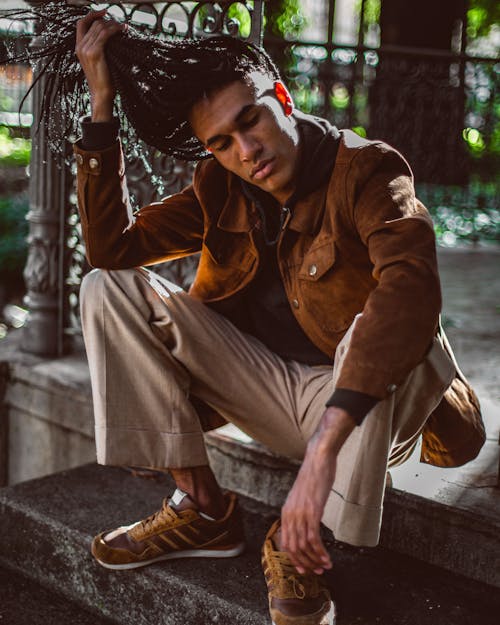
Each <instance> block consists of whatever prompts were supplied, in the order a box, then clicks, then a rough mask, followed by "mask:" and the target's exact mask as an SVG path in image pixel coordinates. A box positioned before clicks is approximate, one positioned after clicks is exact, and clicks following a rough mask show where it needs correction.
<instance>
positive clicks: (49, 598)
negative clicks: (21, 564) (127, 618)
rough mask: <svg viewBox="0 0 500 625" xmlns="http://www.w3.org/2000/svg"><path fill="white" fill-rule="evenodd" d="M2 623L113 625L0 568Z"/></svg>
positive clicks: (0, 612)
mask: <svg viewBox="0 0 500 625" xmlns="http://www.w3.org/2000/svg"><path fill="white" fill-rule="evenodd" d="M0 599H1V600H0V623H1V624H2V625H37V624H39V623H40V624H41V623H43V625H62V624H63V623H70V624H71V625H113V621H110V620H109V619H107V618H104V617H99V616H97V615H96V614H94V613H92V612H90V611H89V610H86V609H85V608H83V607H82V606H80V605H78V604H77V603H75V602H73V601H68V599H67V598H66V597H64V596H63V595H58V594H56V593H55V592H53V591H51V590H49V589H47V588H45V587H44V586H42V585H41V584H38V583H37V582H34V581H33V580H31V579H29V578H27V577H25V576H24V575H20V574H19V573H14V572H13V571H12V570H9V569H6V568H2V567H0Z"/></svg>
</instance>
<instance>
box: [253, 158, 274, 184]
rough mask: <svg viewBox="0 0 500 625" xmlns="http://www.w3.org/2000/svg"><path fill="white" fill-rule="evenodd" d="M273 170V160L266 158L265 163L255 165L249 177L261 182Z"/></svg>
mask: <svg viewBox="0 0 500 625" xmlns="http://www.w3.org/2000/svg"><path fill="white" fill-rule="evenodd" d="M273 169H274V158H268V159H266V160H265V161H261V162H260V163H257V165H256V166H255V167H254V168H253V169H252V171H251V172H250V177H251V178H253V179H255V180H262V179H263V178H267V176H269V174H271V172H272V171H273Z"/></svg>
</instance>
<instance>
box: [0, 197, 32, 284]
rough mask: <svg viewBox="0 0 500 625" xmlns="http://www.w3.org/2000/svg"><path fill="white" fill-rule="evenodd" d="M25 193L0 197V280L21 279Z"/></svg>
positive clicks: (24, 256) (24, 243) (25, 207)
mask: <svg viewBox="0 0 500 625" xmlns="http://www.w3.org/2000/svg"><path fill="white" fill-rule="evenodd" d="M27 213H28V198H27V195H26V194H22V195H17V196H14V197H5V198H0V233H1V235H0V281H2V282H3V283H8V282H11V281H19V282H20V281H21V280H22V271H23V268H24V265H25V263H26V254H27V243H26V236H27V235H28V223H27V221H26V215H27Z"/></svg>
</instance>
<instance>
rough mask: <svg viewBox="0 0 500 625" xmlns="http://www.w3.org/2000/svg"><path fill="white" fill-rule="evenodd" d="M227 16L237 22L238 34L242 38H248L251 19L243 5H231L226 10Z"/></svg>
mask: <svg viewBox="0 0 500 625" xmlns="http://www.w3.org/2000/svg"><path fill="white" fill-rule="evenodd" d="M227 16H228V17H229V18H230V19H232V20H235V21H237V22H238V24H239V34H240V35H241V36H242V37H249V35H250V31H251V29H252V18H251V17H250V13H249V12H248V11H247V9H246V8H245V6H244V5H243V4H241V3H236V4H232V5H231V6H230V7H229V9H228V12H227Z"/></svg>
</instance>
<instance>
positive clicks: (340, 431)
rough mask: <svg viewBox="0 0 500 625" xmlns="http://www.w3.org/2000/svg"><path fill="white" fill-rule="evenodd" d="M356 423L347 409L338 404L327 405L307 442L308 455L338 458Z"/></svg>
mask: <svg viewBox="0 0 500 625" xmlns="http://www.w3.org/2000/svg"><path fill="white" fill-rule="evenodd" d="M356 425H357V424H356V421H355V419H354V418H353V417H352V416H351V415H350V414H349V413H348V412H347V411H346V410H344V409H342V408H338V407H337V406H329V407H327V408H326V410H325V412H324V413H323V416H322V417H321V421H320V422H319V425H318V427H317V428H316V431H315V432H314V434H313V435H312V436H311V438H310V440H309V442H308V444H307V452H306V455H308V456H309V455H311V454H312V453H314V454H319V455H321V456H322V457H335V458H336V457H337V455H338V453H339V452H340V450H341V448H342V446H343V444H344V443H345V441H346V440H347V438H348V436H349V434H350V433H351V432H352V431H353V430H354V428H355V427H356Z"/></svg>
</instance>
